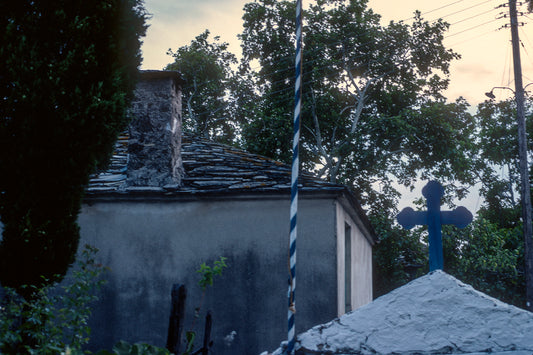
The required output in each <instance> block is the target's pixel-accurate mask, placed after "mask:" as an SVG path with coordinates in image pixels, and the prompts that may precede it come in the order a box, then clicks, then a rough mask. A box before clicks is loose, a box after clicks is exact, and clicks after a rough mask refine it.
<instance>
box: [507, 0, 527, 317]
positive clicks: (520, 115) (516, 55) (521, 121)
mask: <svg viewBox="0 0 533 355" xmlns="http://www.w3.org/2000/svg"><path fill="white" fill-rule="evenodd" d="M509 17H510V19H511V43H512V45H513V64H514V65H513V66H514V82H515V92H514V93H515V100H516V120H517V124H518V153H519V160H520V164H519V167H520V196H521V201H522V223H523V233H524V262H525V274H526V275H525V276H526V309H527V310H528V311H530V312H533V239H532V236H533V225H532V222H531V214H532V212H531V208H532V207H531V195H530V194H531V186H530V183H529V164H528V161H527V160H528V159H527V154H528V147H527V145H528V143H527V132H526V120H525V116H524V87H523V85H522V65H521V61H520V39H519V37H518V19H517V11H516V0H509Z"/></svg>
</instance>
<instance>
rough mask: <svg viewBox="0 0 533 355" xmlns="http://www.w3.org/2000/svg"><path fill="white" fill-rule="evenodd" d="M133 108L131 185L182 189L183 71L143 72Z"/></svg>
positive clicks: (129, 182) (130, 142)
mask: <svg viewBox="0 0 533 355" xmlns="http://www.w3.org/2000/svg"><path fill="white" fill-rule="evenodd" d="M132 110H133V115H134V118H133V120H132V122H131V124H130V128H129V135H130V137H129V147H128V154H129V161H128V170H127V171H128V176H127V185H128V186H130V187H159V188H167V189H175V188H178V187H179V185H180V183H181V175H182V172H183V167H182V161H181V77H180V74H179V73H178V72H175V71H159V70H147V71H141V79H140V81H139V83H138V84H137V87H136V89H135V99H134V100H133V103H132Z"/></svg>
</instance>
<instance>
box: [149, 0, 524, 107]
mask: <svg viewBox="0 0 533 355" xmlns="http://www.w3.org/2000/svg"><path fill="white" fill-rule="evenodd" d="M247 2H249V0H173V1H171V0H146V1H145V7H146V9H147V11H148V12H149V13H150V14H151V19H150V21H149V24H150V27H149V29H148V32H147V36H146V37H145V38H144V44H143V46H142V50H143V57H144V61H143V66H142V67H143V69H162V68H163V67H164V66H165V65H166V64H168V63H170V62H171V61H172V58H171V57H170V56H168V55H167V54H166V53H167V50H168V49H170V48H171V49H173V50H176V49H178V48H179V47H181V46H184V45H187V44H189V43H190V41H191V40H192V39H194V37H196V36H197V35H199V34H200V33H202V32H203V31H204V30H205V29H209V30H210V31H211V34H212V35H213V36H215V35H217V36H220V37H221V40H222V41H224V42H228V43H229V44H230V46H229V50H230V51H231V52H233V53H234V54H236V55H240V52H241V49H240V45H239V41H238V39H237V34H239V33H241V32H242V15H243V10H242V9H243V7H244V4H246V3H247ZM306 2H307V0H303V3H304V6H305V4H306ZM506 4H507V1H506V0H402V1H395V0H369V4H368V6H369V7H370V8H372V9H373V10H374V12H376V13H378V14H380V15H381V16H382V24H388V23H389V22H390V21H400V20H405V22H410V21H411V18H412V16H413V13H414V11H415V10H419V11H421V13H422V16H423V17H424V18H425V19H426V20H430V21H432V20H435V19H438V18H443V19H444V20H446V21H447V22H448V23H450V24H451V26H450V30H449V31H448V33H447V34H446V36H445V42H444V43H445V45H446V46H447V47H448V48H451V49H453V50H455V51H456V52H458V53H459V54H461V56H462V58H461V59H460V60H458V61H455V62H454V63H453V64H452V66H451V77H450V79H451V81H450V87H449V89H448V91H447V92H446V96H447V97H448V99H449V100H455V99H456V98H458V97H459V96H462V97H464V98H466V99H467V100H468V102H470V103H471V104H473V105H476V104H477V103H479V102H482V101H483V100H485V98H486V97H485V92H487V91H490V90H491V88H493V87H494V86H505V87H511V88H513V89H514V81H513V67H512V55H511V42H510V39H511V34H510V30H509V29H508V28H503V26H505V25H506V24H507V23H508V22H509V18H508V11H509V9H508V7H507V6H501V5H506ZM500 6H501V7H500ZM525 8H526V6H525V5H524V6H522V7H520V6H519V10H520V9H523V11H524V12H525ZM504 16H507V17H504ZM519 22H524V23H525V25H524V26H523V27H521V28H520V31H519V36H520V39H521V41H522V45H523V46H522V51H521V59H522V72H523V81H524V85H526V84H528V83H533V14H524V15H523V16H521V17H520V18H519ZM528 89H533V85H531V86H530V87H529V88H528ZM494 93H495V94H496V97H497V98H498V99H505V98H506V97H508V96H509V95H511V94H512V91H510V90H505V89H503V90H496V91H495V92H494Z"/></svg>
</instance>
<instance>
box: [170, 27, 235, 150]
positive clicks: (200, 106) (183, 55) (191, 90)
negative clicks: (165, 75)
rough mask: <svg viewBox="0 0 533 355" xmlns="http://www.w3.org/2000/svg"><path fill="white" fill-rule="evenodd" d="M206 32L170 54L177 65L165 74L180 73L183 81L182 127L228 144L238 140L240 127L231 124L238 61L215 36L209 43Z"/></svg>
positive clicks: (233, 123)
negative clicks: (237, 135) (235, 69)
mask: <svg viewBox="0 0 533 355" xmlns="http://www.w3.org/2000/svg"><path fill="white" fill-rule="evenodd" d="M209 34H210V32H209V30H205V31H204V32H203V33H201V34H200V35H198V36H197V37H196V38H195V39H194V40H192V41H191V43H190V45H188V46H183V47H180V48H179V49H178V50H177V51H176V52H172V51H171V50H170V49H169V51H168V54H169V55H171V56H173V57H174V62H173V63H170V64H168V65H167V66H166V68H165V70H177V71H179V72H180V73H181V75H182V78H183V80H184V85H183V92H182V94H183V106H184V111H185V112H184V115H183V127H184V129H185V130H188V131H190V132H192V133H194V134H195V135H198V136H202V137H205V138H212V139H213V138H215V139H217V140H219V141H222V142H225V143H231V142H234V141H235V140H236V132H237V130H238V125H237V124H236V123H235V122H233V120H232V117H234V116H232V114H231V113H232V111H231V108H232V105H231V102H232V98H233V97H232V96H231V94H232V91H231V89H232V86H234V85H236V82H235V80H236V78H235V74H234V72H233V70H232V65H235V64H236V63H237V58H236V57H235V55H234V54H232V53H230V52H229V51H228V50H227V48H228V44H227V43H225V42H222V43H220V42H219V41H220V37H218V36H215V37H214V38H213V41H212V42H210V41H209Z"/></svg>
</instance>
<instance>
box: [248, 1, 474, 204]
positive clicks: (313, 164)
mask: <svg viewBox="0 0 533 355" xmlns="http://www.w3.org/2000/svg"><path fill="white" fill-rule="evenodd" d="M294 6H295V4H294V2H293V1H274V0H260V1H255V2H253V3H248V4H246V5H245V13H244V16H243V19H244V30H243V33H242V34H241V35H240V39H241V41H242V48H243V56H244V62H243V64H242V67H243V68H248V69H249V72H250V73H252V78H253V81H254V83H255V86H256V90H257V91H258V92H259V97H258V98H257V103H256V109H255V110H254V113H252V114H250V115H249V120H248V121H246V122H244V123H243V128H242V130H243V145H244V146H245V147H246V148H247V149H248V150H250V151H252V152H256V153H259V154H263V155H267V156H270V157H272V158H276V159H280V160H283V161H285V162H289V161H290V157H291V148H292V147H291V142H292V139H291V135H292V128H291V125H292V119H291V117H292V108H293V106H292V105H293V88H294V71H293V69H291V68H294V64H293V60H294V51H295V49H294V39H293V36H294V31H295V28H294V27H295V26H294V20H293V17H294V11H295V9H294ZM304 12H305V14H304V18H305V19H306V21H305V24H304V30H303V33H304V38H303V41H304V53H305V54H304V56H303V57H304V63H303V83H304V84H303V94H304V99H303V107H302V111H303V113H302V132H301V145H300V155H301V156H300V160H301V162H302V166H303V168H304V169H306V170H314V171H316V172H317V173H318V174H319V175H321V176H324V177H327V178H328V179H329V180H330V181H332V182H339V183H343V184H346V185H348V186H351V187H353V188H354V190H355V192H356V194H357V196H358V197H359V199H360V200H361V202H362V203H363V204H364V205H366V206H368V207H369V208H371V209H376V210H383V209H385V208H389V207H392V206H394V205H395V203H396V201H395V199H396V197H397V192H396V191H395V189H394V186H395V185H394V182H395V181H400V183H401V184H403V185H406V186H409V185H412V184H413V182H414V181H415V180H416V179H417V178H420V176H421V175H422V178H424V179H426V178H437V177H438V178H439V180H441V181H442V180H448V181H449V182H453V184H455V185H452V183H449V185H450V188H456V191H457V194H458V195H461V194H462V193H463V192H464V189H462V188H461V184H468V183H471V182H472V181H473V174H472V170H471V169H470V167H471V165H472V159H471V158H472V156H473V153H472V150H473V149H475V147H474V146H473V145H472V144H471V140H470V139H471V137H472V133H473V130H474V127H475V126H474V121H473V118H472V117H471V115H469V114H468V112H467V108H468V105H467V103H466V102H465V101H464V100H458V101H457V102H454V103H446V102H445V98H444V97H443V96H442V91H443V90H445V89H446V87H447V85H448V79H447V76H448V74H449V65H450V62H451V61H452V60H454V59H456V58H458V57H459V56H458V55H457V54H456V53H454V52H453V51H451V50H448V49H446V48H445V47H444V45H443V44H442V40H443V36H444V33H445V31H446V30H447V28H448V25H447V24H446V23H444V22H442V21H440V20H438V21H435V22H434V23H429V22H427V21H424V20H423V19H422V18H421V17H420V14H418V13H417V14H415V17H414V20H413V22H412V23H411V24H407V23H404V22H398V23H394V22H392V23H390V24H389V25H388V26H381V25H380V22H379V20H380V17H379V15H377V14H376V13H374V12H373V11H372V10H371V9H368V8H367V1H365V0H341V1H338V0H335V1H333V0H316V1H313V2H311V3H310V4H309V8H308V9H307V10H305V11H304ZM255 61H257V62H258V63H259V69H258V70H252V69H251V67H252V66H253V65H256V64H255ZM289 69H290V70H289ZM387 198H388V201H384V200H385V199H387ZM383 202H385V205H384V204H383ZM386 213H387V214H388V213H390V210H389V211H388V212H386Z"/></svg>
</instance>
